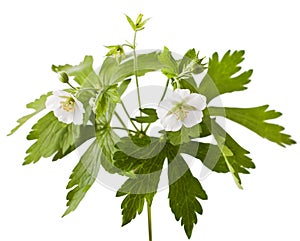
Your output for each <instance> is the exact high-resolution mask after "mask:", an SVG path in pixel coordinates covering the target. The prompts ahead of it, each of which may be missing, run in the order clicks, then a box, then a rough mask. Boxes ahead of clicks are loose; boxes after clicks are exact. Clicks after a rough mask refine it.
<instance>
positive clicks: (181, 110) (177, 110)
mask: <svg viewBox="0 0 300 241" xmlns="http://www.w3.org/2000/svg"><path fill="white" fill-rule="evenodd" d="M188 113H189V109H188V108H186V106H185V105H184V103H177V104H176V105H175V106H174V107H173V108H172V110H170V112H169V114H174V115H176V117H177V120H179V121H183V120H184V119H185V118H186V117H187V114H188Z"/></svg>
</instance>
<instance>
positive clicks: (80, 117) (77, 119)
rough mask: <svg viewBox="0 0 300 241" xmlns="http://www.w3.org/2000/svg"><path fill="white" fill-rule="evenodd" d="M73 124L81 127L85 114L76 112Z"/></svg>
mask: <svg viewBox="0 0 300 241" xmlns="http://www.w3.org/2000/svg"><path fill="white" fill-rule="evenodd" d="M73 123H74V124H75V125H81V124H82V123H83V113H82V112H80V111H76V109H75V111H74V113H73Z"/></svg>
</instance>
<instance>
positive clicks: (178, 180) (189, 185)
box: [168, 147, 207, 238]
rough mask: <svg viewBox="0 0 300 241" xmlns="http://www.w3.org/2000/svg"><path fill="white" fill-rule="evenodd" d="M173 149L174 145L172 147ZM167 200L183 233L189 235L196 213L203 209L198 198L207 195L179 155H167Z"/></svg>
mask: <svg viewBox="0 0 300 241" xmlns="http://www.w3.org/2000/svg"><path fill="white" fill-rule="evenodd" d="M173 149H174V147H173ZM168 162H169V169H168V177H169V183H170V185H169V201H170V208H171V210H172V212H173V213H174V215H175V219H176V220H177V221H179V220H181V225H183V226H184V230H185V233H186V235H187V237H188V238H190V237H191V235H192V231H193V227H194V225H195V224H196V223H197V213H198V214H202V212H203V210H202V207H201V204H200V202H199V201H198V199H202V200H206V199H207V195H206V193H205V191H204V190H203V188H202V186H201V184H200V182H199V181H198V179H197V178H195V177H194V176H193V175H192V173H191V171H190V169H189V167H188V166H187V164H186V163H185V161H184V160H183V158H182V157H181V155H176V156H175V157H174V156H173V155H168Z"/></svg>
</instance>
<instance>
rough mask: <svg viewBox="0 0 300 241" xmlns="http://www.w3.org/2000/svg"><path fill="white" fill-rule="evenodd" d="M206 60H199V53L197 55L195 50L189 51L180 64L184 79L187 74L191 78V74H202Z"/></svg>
mask: <svg viewBox="0 0 300 241" xmlns="http://www.w3.org/2000/svg"><path fill="white" fill-rule="evenodd" d="M204 59H205V58H201V59H200V58H199V52H198V53H197V52H196V50H195V49H189V50H188V51H187V52H186V53H185V55H184V56H183V58H182V60H181V61H180V64H179V72H180V73H181V75H182V77H184V76H185V75H186V74H188V75H187V76H188V77H189V76H190V74H191V73H193V74H200V73H202V72H203V70H204V69H205V64H203V63H202V61H203V60H204Z"/></svg>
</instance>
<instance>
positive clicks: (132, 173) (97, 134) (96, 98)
mask: <svg viewBox="0 0 300 241" xmlns="http://www.w3.org/2000/svg"><path fill="white" fill-rule="evenodd" d="M126 18H127V21H128V23H129V24H130V26H131V28H132V30H133V42H126V43H124V44H118V45H109V46H107V48H108V50H109V51H108V53H107V57H106V58H105V60H104V62H103V64H102V66H101V68H100V71H99V72H96V70H94V68H93V58H92V57H91V56H85V58H84V60H83V62H81V63H80V64H79V65H75V66H73V65H62V66H54V65H53V66H52V70H53V71H54V72H56V73H57V74H58V79H59V80H60V81H61V82H63V83H65V84H66V88H65V89H63V90H57V91H50V92H49V93H46V94H44V95H42V96H41V97H40V98H38V99H36V100H35V101H34V102H32V103H29V104H28V105H27V108H30V109H34V112H33V113H31V114H29V115H27V116H24V117H22V118H20V119H19V120H18V123H19V124H18V126H17V127H15V128H14V129H13V130H12V131H11V133H10V134H13V133H14V132H15V131H16V130H17V129H18V128H19V127H20V126H22V125H23V124H24V123H25V122H26V121H27V120H28V119H30V118H31V117H33V116H35V115H36V114H38V113H40V112H42V111H43V112H45V115H44V116H43V117H41V118H40V119H39V120H38V121H37V123H36V124H34V125H33V127H32V129H31V131H30V133H29V134H28V136H27V139H28V140H31V141H34V143H33V144H32V145H31V146H30V147H29V149H28V150H27V152H26V153H27V156H26V157H25V162H24V164H30V163H36V162H38V161H39V160H40V159H41V158H48V157H51V158H52V159H53V161H56V160H59V159H62V158H64V157H65V156H67V155H68V154H69V153H71V152H73V151H75V150H79V149H80V148H81V149H80V150H82V146H85V149H84V151H83V152H84V153H83V154H82V155H80V159H79V162H78V164H77V165H76V167H75V168H74V170H73V172H72V174H71V176H70V181H69V183H68V185H67V189H69V193H68V195H67V200H68V202H67V210H66V211H65V213H64V214H63V216H65V215H67V214H69V213H70V212H71V211H74V210H75V209H76V208H77V206H78V205H79V203H80V202H81V200H82V199H83V198H84V196H85V195H86V193H87V191H88V190H89V189H90V187H91V186H92V185H93V183H94V182H95V180H96V179H97V178H101V177H98V174H99V170H100V168H103V169H104V170H106V172H108V173H110V174H111V175H116V176H121V177H123V178H126V181H125V182H124V183H123V185H120V186H119V187H118V190H117V193H116V196H118V197H121V196H122V197H124V200H123V202H122V205H121V208H122V215H123V225H126V224H128V223H129V222H131V221H132V220H133V219H134V218H135V217H136V215H137V214H140V213H141V212H142V211H143V209H144V206H146V208H147V212H148V229H149V240H152V226H151V205H152V201H153V199H154V196H155V194H156V192H157V190H158V188H159V184H160V178H161V176H162V175H163V171H166V173H165V174H166V176H167V179H168V183H167V186H168V189H169V196H168V197H169V204H170V208H171V211H172V212H173V213H174V216H175V219H176V220H177V221H181V225H182V226H184V230H185V233H186V235H187V237H188V238H190V237H191V235H192V230H193V227H194V225H195V224H196V223H197V214H202V207H201V204H200V200H206V199H207V194H206V192H205V190H204V189H203V187H202V186H201V184H200V181H199V178H198V177H195V176H194V175H193V174H192V172H191V169H190V166H189V165H188V164H187V162H186V160H185V158H184V157H186V156H187V155H189V156H192V157H193V158H195V159H196V160H199V161H201V162H202V163H203V167H205V168H206V170H209V171H212V172H217V173H231V175H232V176H233V179H234V181H235V183H236V185H237V186H238V187H239V188H242V184H241V178H240V174H248V173H249V169H251V168H255V165H254V163H253V162H252V160H251V158H250V157H249V152H248V151H247V150H246V149H245V148H243V147H242V146H241V145H240V144H239V143H238V142H237V141H235V140H234V139H233V138H232V137H231V136H230V135H229V134H228V133H227V131H226V130H225V127H224V125H223V124H222V121H220V120H223V119H224V118H226V119H229V120H231V121H234V122H236V123H238V124H240V125H242V126H244V127H246V128H248V129H250V130H251V131H253V132H255V133H257V134H258V135H259V136H261V137H263V138H266V139H268V140H269V141H272V142H274V143H276V144H278V145H280V146H286V145H291V144H294V143H295V141H293V140H292V139H291V137H290V136H289V135H287V134H284V133H283V132H282V131H283V130H284V128H283V127H281V126H279V125H276V124H272V123H270V122H269V120H272V119H275V118H278V117H279V116H280V115H281V114H280V113H279V112H276V111H274V110H269V109H268V105H262V106H258V107H252V108H237V107H222V106H220V105H219V106H216V105H215V104H214V103H216V102H212V100H215V99H216V98H219V97H220V96H221V95H222V94H225V93H231V92H234V91H243V90H245V89H246V88H247V87H246V85H247V84H248V83H249V82H250V77H251V75H252V70H248V71H241V67H240V66H239V64H240V63H241V62H242V61H243V59H244V51H234V52H231V51H228V52H226V54H225V55H224V56H223V57H222V58H220V57H219V55H218V53H214V54H213V55H212V57H211V58H209V59H208V60H206V58H203V57H199V52H197V51H196V50H195V49H189V50H188V51H187V52H186V53H185V55H184V56H178V55H175V54H174V53H172V52H171V51H170V50H169V49H168V48H167V47H164V49H163V50H155V51H137V44H136V39H137V33H138V32H139V31H141V30H143V29H144V28H145V24H146V22H147V21H148V19H146V20H145V19H144V18H143V15H142V14H140V15H138V17H137V19H136V20H135V21H134V20H132V19H131V18H130V17H128V16H126ZM149 72H159V73H162V74H161V77H160V78H161V86H162V88H161V90H162V91H161V92H159V93H158V92H157V91H152V90H151V85H149V86H147V87H145V88H146V89H148V91H149V92H151V91H152V92H151V93H148V95H149V96H150V97H151V95H153V96H154V97H155V96H157V95H159V98H158V99H156V100H155V98H154V99H153V100H151V103H149V101H147V103H145V102H143V97H144V95H145V93H144V94H141V87H140V82H141V81H148V82H149V83H150V84H151V76H150V78H148V79H145V77H144V76H146V77H147V73H149ZM142 76H143V79H142V80H141V77H142ZM130 90H131V92H130ZM132 91H134V93H136V95H135V97H136V98H135V101H130V102H129V103H125V101H124V98H125V97H124V96H126V95H127V94H128V93H129V92H130V93H132ZM129 107H130V109H132V108H134V109H135V110H136V111H128V109H129ZM154 127H155V128H158V130H157V131H156V132H155V133H154V132H153V130H154V129H155V128H154ZM151 130H152V131H151ZM208 137H211V138H210V139H209V138H208ZM208 140H209V141H208ZM81 152H82V151H81ZM183 154H186V155H183ZM165 166H167V167H165ZM165 169H166V170H165Z"/></svg>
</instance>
